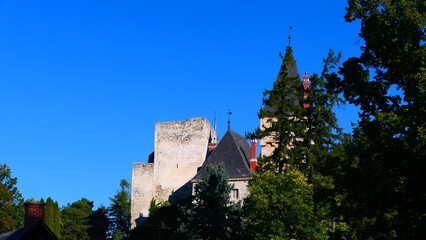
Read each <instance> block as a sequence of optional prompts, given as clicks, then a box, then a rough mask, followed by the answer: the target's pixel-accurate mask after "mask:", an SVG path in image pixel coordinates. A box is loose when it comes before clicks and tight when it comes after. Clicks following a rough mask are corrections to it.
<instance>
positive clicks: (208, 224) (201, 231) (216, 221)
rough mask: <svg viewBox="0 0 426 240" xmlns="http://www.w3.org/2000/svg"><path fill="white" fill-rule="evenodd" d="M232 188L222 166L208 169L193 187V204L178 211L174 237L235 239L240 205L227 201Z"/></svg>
mask: <svg viewBox="0 0 426 240" xmlns="http://www.w3.org/2000/svg"><path fill="white" fill-rule="evenodd" d="M232 188H233V185H231V184H228V176H227V173H226V171H225V168H224V166H223V165H217V166H216V165H208V166H207V168H206V175H205V176H204V177H203V180H202V181H201V182H199V183H197V184H196V185H195V194H194V198H193V201H192V202H190V203H188V205H186V206H183V207H182V208H181V211H182V216H181V218H180V219H179V223H180V225H179V229H178V231H177V235H178V236H179V237H181V238H183V239H211V240H214V239H236V238H237V237H238V236H239V234H240V233H241V216H242V215H241V213H242V210H241V204H240V203H234V202H231V201H230V192H231V189H232Z"/></svg>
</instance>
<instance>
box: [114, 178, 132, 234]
mask: <svg viewBox="0 0 426 240" xmlns="http://www.w3.org/2000/svg"><path fill="white" fill-rule="evenodd" d="M110 200H111V206H110V207H109V212H110V217H111V231H112V234H113V239H117V240H118V239H122V240H124V239H129V238H130V184H129V182H127V180H126V179H122V180H121V182H120V190H118V191H117V193H116V194H115V196H114V197H113V198H110Z"/></svg>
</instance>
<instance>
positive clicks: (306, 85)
mask: <svg viewBox="0 0 426 240" xmlns="http://www.w3.org/2000/svg"><path fill="white" fill-rule="evenodd" d="M309 78H310V77H309V75H308V72H305V76H303V89H305V90H306V89H309V86H310V83H309ZM308 96H309V94H308V93H307V92H306V91H305V92H304V93H303V108H305V109H306V108H309V107H310V106H311V105H310V104H309V103H308V102H307V100H308Z"/></svg>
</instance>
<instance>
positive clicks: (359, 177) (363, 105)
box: [331, 0, 426, 239]
mask: <svg viewBox="0 0 426 240" xmlns="http://www.w3.org/2000/svg"><path fill="white" fill-rule="evenodd" d="M348 4H349V6H348V8H347V14H346V16H345V17H346V20H347V21H349V22H351V21H360V22H361V33H360V37H361V38H362V39H364V40H365V46H363V47H362V48H361V50H362V54H361V56H360V57H353V58H350V59H349V60H347V61H346V62H345V63H344V64H343V67H342V68H341V69H340V71H339V72H338V73H339V74H341V79H340V78H334V82H332V83H333V84H332V85H331V86H333V87H335V88H336V89H338V90H339V91H341V92H342V93H343V95H344V97H345V99H346V100H347V101H348V102H349V103H352V104H355V105H357V106H358V107H359V108H360V110H361V112H360V117H361V119H360V121H359V122H358V125H357V126H356V128H355V129H354V132H353V135H352V137H351V138H350V139H349V140H348V142H347V144H346V148H345V151H346V159H345V161H343V162H342V163H343V164H342V167H343V169H342V172H343V174H340V176H338V177H339V178H340V181H338V183H339V185H338V186H337V189H338V190H339V191H340V195H341V196H343V197H342V201H341V207H340V208H339V210H340V211H341V212H342V214H343V216H344V217H345V221H347V223H348V224H349V226H350V232H349V233H348V234H347V235H346V237H348V238H352V239H421V238H424V236H425V234H426V232H425V231H426V230H425V229H426V205H425V204H424V203H425V202H426V192H425V191H424V189H426V178H425V174H426V162H425V159H426V134H425V133H426V131H425V129H426V45H425V40H426V37H425V35H426V30H425V28H426V2H425V1H415V0H401V1H358V0H350V1H348ZM370 73H371V74H370ZM395 89H396V90H395Z"/></svg>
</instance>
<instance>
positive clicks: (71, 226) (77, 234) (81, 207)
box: [61, 198, 93, 240]
mask: <svg viewBox="0 0 426 240" xmlns="http://www.w3.org/2000/svg"><path fill="white" fill-rule="evenodd" d="M92 207H93V202H90V201H89V200H87V199H86V198H82V199H81V200H78V201H76V202H73V203H72V204H68V205H67V206H66V207H63V208H62V211H61V216H62V228H61V236H62V240H74V239H80V240H89V239H90V236H89V233H88V230H89V228H90V225H89V216H90V215H91V214H92Z"/></svg>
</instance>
